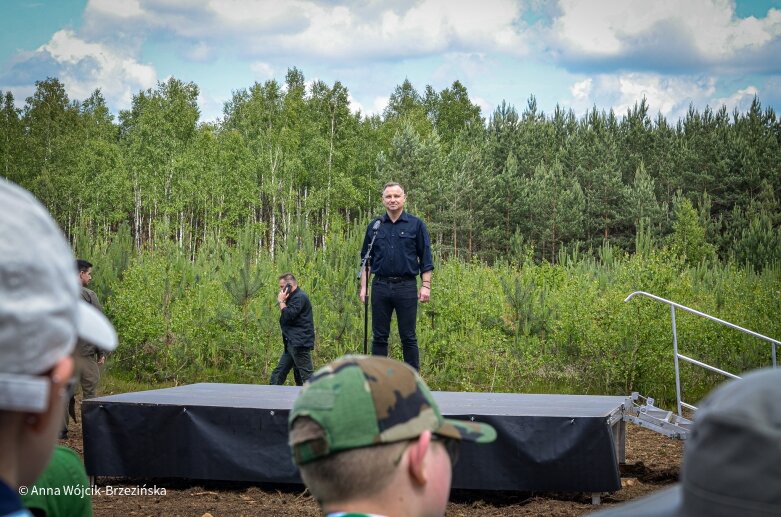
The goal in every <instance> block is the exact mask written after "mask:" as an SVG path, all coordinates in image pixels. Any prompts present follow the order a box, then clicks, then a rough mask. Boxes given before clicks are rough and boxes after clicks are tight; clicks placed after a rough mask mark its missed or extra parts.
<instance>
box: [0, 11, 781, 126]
mask: <svg viewBox="0 0 781 517" xmlns="http://www.w3.org/2000/svg"><path fill="white" fill-rule="evenodd" d="M2 6H3V17H2V18H0V91H4V92H5V91H11V92H12V93H13V94H14V97H15V98H16V102H17V105H19V106H20V107H21V106H22V105H23V104H24V99H25V98H26V97H28V96H29V95H31V94H32V92H33V90H34V83H35V81H36V80H42V79H45V78H46V77H57V78H59V79H60V80H61V81H62V82H63V83H64V85H65V88H66V91H67V92H68V95H69V96H70V97H71V99H75V100H83V99H85V98H86V97H87V96H88V95H89V94H90V93H91V92H92V91H94V90H95V89H96V88H100V89H101V91H102V92H103V95H104V97H105V98H106V100H107V101H108V103H109V106H110V107H111V109H112V110H113V111H114V112H115V113H118V112H119V110H121V109H127V108H128V107H129V106H130V102H131V99H132V96H133V95H134V94H136V93H138V91H140V90H144V89H147V88H155V86H156V84H157V82H158V81H164V80H165V79H167V78H168V77H171V76H174V77H176V78H178V79H182V80H184V81H192V82H194V83H196V84H197V85H198V86H199V87H200V91H201V95H200V99H199V105H200V108H201V118H202V120H209V121H213V120H216V119H217V118H218V117H220V116H221V113H222V106H223V104H224V102H225V101H227V100H228V99H230V97H231V94H232V92H233V91H235V90H238V89H242V88H248V87H250V86H251V85H252V84H253V83H254V82H256V81H258V82H264V81H266V80H269V79H277V80H279V81H280V82H284V77H285V73H286V71H287V69H288V68H289V67H293V66H295V67H298V68H299V69H300V70H301V71H302V72H303V73H304V75H305V77H306V79H307V80H315V79H319V80H322V81H325V82H326V83H328V84H332V83H333V82H334V81H337V80H338V81H341V82H342V83H343V84H344V85H345V86H346V87H347V89H348V90H349V92H350V100H351V108H352V109H353V110H354V111H358V110H360V111H362V112H363V113H381V112H382V110H383V108H384V107H385V105H386V104H387V101H388V97H389V96H390V94H391V93H392V92H393V89H394V88H395V87H396V86H397V85H399V84H401V83H402V82H403V81H404V79H405V78H406V79H409V80H410V81H411V82H412V84H413V85H414V86H415V87H416V88H417V89H418V91H420V92H422V91H423V90H424V88H425V86H426V85H427V84H430V85H431V86H433V87H434V88H435V89H436V90H438V91H439V90H442V89H443V88H446V87H448V86H450V85H451V84H452V83H453V81H455V80H459V81H461V82H462V83H463V84H464V85H465V86H466V87H467V89H468V91H469V94H470V97H471V98H472V100H473V102H475V103H476V104H478V105H479V106H480V107H481V108H482V112H483V115H484V116H489V115H490V114H491V112H492V111H493V109H494V108H495V107H496V106H497V105H498V104H500V103H501V102H502V101H506V102H508V103H509V104H512V105H515V106H516V107H517V108H518V109H519V110H522V109H523V107H524V106H525V105H526V101H527V99H528V98H529V96H530V95H534V96H535V97H536V98H537V103H538V106H539V107H540V108H541V109H542V110H544V111H545V112H546V113H550V112H551V111H552V110H553V109H554V107H555V106H556V105H557V104H559V105H560V106H562V107H564V108H567V109H568V108H571V109H572V110H573V111H574V112H575V113H576V114H577V115H581V114H582V113H584V112H585V111H586V110H588V109H590V108H591V107H592V106H596V107H597V108H599V109H610V108H612V109H615V110H616V112H617V113H618V114H619V115H620V114H623V113H624V112H626V110H627V109H628V108H629V107H631V106H632V105H633V104H634V103H635V102H637V101H639V100H640V99H641V98H642V97H646V99H647V101H648V103H649V105H650V108H651V111H652V114H653V115H655V114H656V113H657V112H661V113H662V114H663V115H664V116H666V117H668V119H671V120H677V119H678V118H679V117H680V116H681V115H682V114H684V113H685V112H686V110H687V109H688V107H689V106H690V105H694V106H695V107H696V108H698V109H700V110H702V109H703V108H704V107H705V106H706V105H708V106H711V107H719V106H721V105H726V106H727V107H728V108H729V109H730V111H731V110H732V109H734V108H738V109H739V110H741V111H743V110H745V108H746V107H747V106H748V104H749V103H750V102H751V100H752V99H753V97H754V96H755V95H757V96H758V97H759V99H760V101H761V102H762V104H763V106H772V107H773V108H774V109H775V110H776V112H779V111H781V0H737V1H732V0H683V1H681V0H478V1H472V0H396V1H392V0H388V1H382V0H363V1H361V0H4V1H3V3H2Z"/></svg>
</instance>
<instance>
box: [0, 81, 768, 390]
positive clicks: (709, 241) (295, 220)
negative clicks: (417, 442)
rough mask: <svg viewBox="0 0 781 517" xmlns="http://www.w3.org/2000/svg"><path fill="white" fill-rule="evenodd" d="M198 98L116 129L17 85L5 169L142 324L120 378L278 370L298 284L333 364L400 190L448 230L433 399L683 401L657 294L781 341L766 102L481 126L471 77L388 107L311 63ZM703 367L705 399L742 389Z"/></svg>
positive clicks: (426, 337)
mask: <svg viewBox="0 0 781 517" xmlns="http://www.w3.org/2000/svg"><path fill="white" fill-rule="evenodd" d="M198 94H199V90H198V86H197V85H195V84H193V83H186V82H183V81H180V80H177V79H174V78H172V79H169V80H168V81H166V82H163V83H159V84H158V86H157V88H156V89H153V90H152V89H150V90H146V91H140V92H138V94H136V95H135V96H134V98H133V102H132V108H131V109H129V110H127V111H122V112H120V113H119V116H118V118H115V117H114V116H113V115H112V114H111V113H110V111H109V110H108V108H107V106H106V103H105V101H104V99H103V97H102V95H101V93H100V91H99V90H97V91H95V92H94V93H93V94H92V95H91V96H90V97H89V98H87V99H85V100H72V99H69V98H68V96H67V95H66V94H65V89H64V87H63V84H62V83H61V82H60V81H59V80H58V79H55V78H48V79H46V80H42V81H39V82H37V83H36V90H35V93H34V94H33V95H32V96H31V97H29V98H28V99H26V103H25V105H24V107H23V109H17V108H16V107H15V103H14V102H15V101H14V98H13V96H12V95H11V93H10V92H5V93H3V92H0V97H2V107H1V108H2V109H1V111H0V113H1V115H0V167H2V169H1V170H0V174H1V175H2V176H4V177H6V178H8V179H10V180H12V181H14V182H16V183H19V184H20V185H22V186H24V187H25V188H27V189H29V190H30V191H31V192H32V193H33V194H35V195H36V196H37V197H38V198H39V199H40V200H41V201H42V202H43V203H44V204H45V205H46V206H47V207H48V208H49V210H50V211H51V213H52V214H53V216H54V217H55V219H56V220H57V221H58V223H59V224H60V225H61V227H62V229H63V231H64V232H65V233H66V235H67V236H68V237H69V239H70V240H71V242H72V243H73V246H74V250H75V252H76V254H77V255H78V256H79V257H82V258H86V259H88V260H90V261H91V262H93V264H94V265H95V269H94V272H95V274H94V281H93V287H94V289H95V290H96V291H97V293H98V296H99V297H100V299H101V300H102V301H103V303H104V306H105V310H106V313H107V314H108V316H109V318H110V319H111V320H112V321H113V322H114V324H115V326H116V328H117V330H118V332H119V336H120V347H119V348H118V350H117V352H115V353H114V354H113V355H112V357H111V358H110V360H109V367H108V368H109V373H110V377H111V378H113V379H115V380H120V381H121V382H120V381H117V382H120V384H122V383H124V384H123V385H124V386H127V387H129V389H137V388H139V387H144V386H165V385H175V384H183V383H191V382H200V381H206V382H241V383H265V382H267V379H268V377H269V374H270V371H271V369H272V368H273V366H274V365H275V363H276V361H277V358H278V356H279V354H280V353H281V352H282V340H281V335H280V332H279V327H278V321H277V318H278V309H277V308H276V305H275V303H274V301H275V294H276V290H277V277H278V275H279V274H280V273H282V272H285V271H292V272H293V273H294V274H296V276H297V277H298V278H299V282H300V284H301V286H302V288H303V289H304V290H305V291H306V292H307V293H308V294H309V295H310V297H311V299H312V302H313V305H314V313H315V327H316V330H317V346H316V348H315V352H314V360H315V364H316V366H319V365H322V364H324V363H326V362H327V361H329V360H331V359H333V358H335V357H337V356H339V355H342V354H344V353H356V352H361V351H362V349H363V306H362V305H361V304H360V302H359V300H358V296H357V279H356V277H357V272H358V268H359V249H360V244H361V241H362V239H363V235H364V232H365V231H366V225H367V224H368V223H369V221H370V220H371V218H372V217H373V216H375V215H378V214H380V213H382V211H383V210H382V206H381V203H380V189H381V187H382V185H383V184H384V183H385V182H387V181H391V180H393V181H399V182H401V183H402V184H403V185H404V186H405V187H406V189H407V192H408V203H407V209H408V210H409V211H410V212H411V213H413V214H416V215H418V216H420V217H422V218H423V219H424V220H425V221H426V222H427V224H428V227H429V230H430V232H431V237H432V242H433V248H434V253H435V264H436V270H435V272H434V277H433V289H432V300H431V302H430V303H428V304H425V305H421V307H420V310H419V316H418V317H419V321H418V337H419V341H420V343H421V351H422V352H421V370H422V373H423V376H424V377H425V378H426V380H427V382H428V383H429V384H430V385H431V386H432V388H433V389H437V390H450V391H497V392H548V393H598V394H628V393H629V392H630V391H640V392H642V393H644V394H647V395H651V396H655V397H656V398H657V400H659V401H662V402H663V403H664V402H665V401H666V402H667V403H669V402H670V401H674V399H675V384H674V374H673V355H672V331H671V326H670V311H669V309H668V307H667V306H666V305H663V304H659V303H655V302H652V301H650V300H648V299H635V300H633V301H631V302H629V303H624V302H623V300H624V298H625V297H626V296H627V295H628V294H629V293H631V292H633V291H636V290H643V291H648V292H650V293H653V294H655V295H658V296H661V297H664V298H667V299H670V300H673V301H675V302H678V303H681V304H683V305H687V306H689V307H692V308H694V309H697V310H700V311H703V312H706V313H708V314H711V315H714V316H716V317H719V318H722V319H725V320H727V321H730V322H732V323H735V324H737V325H740V326H743V327H746V328H749V329H751V330H754V331H756V332H759V333H761V334H764V335H767V336H770V337H774V338H776V339H778V338H779V337H781V318H779V315H781V206H780V205H779V199H780V198H781V152H780V144H781V122H780V121H779V120H778V118H777V116H776V114H775V113H774V112H773V110H772V109H764V110H763V109H762V107H761V104H760V101H759V99H755V100H754V102H753V104H752V105H751V107H750V108H749V109H748V110H747V111H746V112H745V113H743V112H738V111H737V110H736V111H735V112H733V113H728V112H727V110H726V108H724V107H722V108H720V109H716V110H713V109H711V108H709V107H706V108H705V109H704V111H702V112H700V111H698V110H697V109H695V108H694V107H692V108H691V109H690V110H689V111H688V113H687V114H686V116H685V117H684V118H683V119H681V120H678V121H672V122H671V121H668V120H666V119H665V118H664V117H662V116H661V115H656V116H655V117H654V116H653V115H652V114H651V113H650V108H649V106H648V105H647V103H646V101H645V100H644V99H641V100H638V102H637V104H635V106H634V107H633V108H632V109H630V110H629V111H628V112H627V113H624V114H616V113H613V112H612V111H605V110H599V109H598V108H597V107H596V106H595V107H594V108H593V109H592V110H590V111H589V112H588V113H586V114H584V115H583V116H580V117H576V116H575V114H574V113H573V112H572V111H568V110H565V109H563V108H560V107H557V108H556V109H555V110H554V112H553V113H549V114H545V113H543V112H541V111H540V110H539V109H538V108H537V106H536V101H535V99H534V97H530V98H529V100H528V103H527V105H526V106H525V107H524V109H523V110H522V111H520V112H519V111H518V110H517V109H516V108H515V107H514V106H510V105H507V104H505V103H503V104H502V105H501V106H499V107H498V108H497V109H496V110H495V111H494V112H493V113H490V114H486V115H484V114H482V113H481V111H480V108H479V107H477V106H476V105H475V104H474V103H472V102H471V101H470V99H469V95H468V92H467V91H466V89H465V88H464V87H463V85H461V84H460V83H459V82H458V81H456V82H454V83H453V84H452V86H451V87H449V88H446V89H444V90H442V91H439V92H437V91H435V90H434V89H433V88H431V87H430V86H427V87H426V88H425V90H424V91H423V92H422V93H421V92H418V91H417V90H416V89H415V88H414V87H413V85H411V84H410V83H409V82H408V81H405V82H404V83H402V84H401V85H399V86H397V87H396V88H395V90H394V91H393V93H392V95H391V97H390V102H389V104H388V107H387V109H386V110H385V112H384V113H383V114H382V115H373V116H365V115H363V114H361V113H351V111H350V109H349V101H348V90H347V88H346V87H345V86H344V85H342V84H341V83H339V82H336V83H335V84H333V85H330V86H329V85H327V84H325V83H323V82H321V81H314V82H309V83H307V82H306V81H305V78H304V75H303V73H302V72H301V71H300V70H298V69H296V68H291V69H289V70H288V73H287V75H286V78H285V82H284V84H281V83H279V82H277V81H273V80H272V81H268V82H266V83H263V84H259V83H256V84H254V85H252V86H251V87H249V88H246V89H238V90H236V91H235V92H234V93H233V97H232V99H231V100H230V101H229V102H227V103H226V104H225V106H224V116H223V117H222V118H221V119H220V120H219V121H217V122H216V123H201V122H200V121H199V118H200V115H199V110H198V107H197V98H198ZM677 319H678V339H679V341H680V344H681V352H682V353H685V354H687V355H690V356H693V357H695V358H697V359H699V360H701V361H704V362H706V363H709V364H714V365H717V366H719V367H721V368H724V369H727V370H729V371H733V372H742V371H745V370H748V369H751V368H755V367H759V366H767V365H769V364H770V360H771V349H770V347H769V345H768V344H767V343H766V342H764V341H759V340H756V339H754V338H751V337H749V336H746V335H745V334H741V333H738V332H736V331H734V330H730V329H728V328H725V327H721V326H717V325H715V324H713V323H712V322H708V321H706V320H704V319H701V318H696V317H694V316H692V315H689V314H687V313H684V312H681V311H679V312H678V318H677ZM398 348H399V347H398V338H397V336H396V335H395V333H394V335H393V336H392V350H393V354H394V356H396V357H400V353H399V349H398ZM683 375H684V379H685V386H686V390H687V392H686V393H685V394H684V398H686V399H687V400H690V401H693V400H696V399H697V398H698V397H699V396H700V395H702V394H703V393H705V392H706V391H707V390H708V389H709V388H710V387H712V386H713V384H714V383H716V382H719V381H721V380H723V379H722V378H720V377H718V376H714V375H713V374H709V373H707V372H705V371H703V370H699V369H692V368H691V367H684V369H683ZM289 382H292V379H290V380H289Z"/></svg>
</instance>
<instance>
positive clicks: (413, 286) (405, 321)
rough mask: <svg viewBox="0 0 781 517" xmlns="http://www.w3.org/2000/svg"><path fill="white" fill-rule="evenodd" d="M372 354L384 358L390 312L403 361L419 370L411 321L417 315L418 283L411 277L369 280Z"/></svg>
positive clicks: (388, 332) (413, 328)
mask: <svg viewBox="0 0 781 517" xmlns="http://www.w3.org/2000/svg"><path fill="white" fill-rule="evenodd" d="M371 301H372V355H382V356H387V355H388V337H389V336H390V323H391V315H392V314H393V311H394V310H395V311H396V320H397V321H398V327H399V338H400V339H401V346H402V353H403V354H404V362H405V363H407V364H408V365H410V366H412V367H413V368H415V369H416V370H420V359H419V352H418V338H417V335H416V334H415V319H416V318H417V315H418V284H417V281H416V279H415V277H410V278H408V279H404V280H400V281H389V280H386V279H384V278H382V277H378V276H375V277H374V279H373V280H372V291H371Z"/></svg>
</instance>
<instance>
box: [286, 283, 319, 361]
mask: <svg viewBox="0 0 781 517" xmlns="http://www.w3.org/2000/svg"><path fill="white" fill-rule="evenodd" d="M285 305H286V307H285V308H284V309H282V311H281V313H280V315H279V326H280V327H281V328H282V340H283V341H284V342H285V344H286V345H290V346H305V347H308V348H313V347H314V346H315V323H314V321H313V319H312V303H311V302H310V301H309V297H308V296H307V295H306V293H305V292H304V291H302V290H301V288H300V287H299V288H298V289H296V290H295V291H293V292H292V293H290V296H288V298H287V301H286V302H285Z"/></svg>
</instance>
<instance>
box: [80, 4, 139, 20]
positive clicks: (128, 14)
mask: <svg viewBox="0 0 781 517" xmlns="http://www.w3.org/2000/svg"><path fill="white" fill-rule="evenodd" d="M87 10H88V11H90V10H92V11H94V12H97V13H103V14H105V15H108V16H112V17H117V18H134V17H138V16H142V15H143V11H142V9H141V4H140V3H139V1H138V0H89V2H87Z"/></svg>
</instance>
